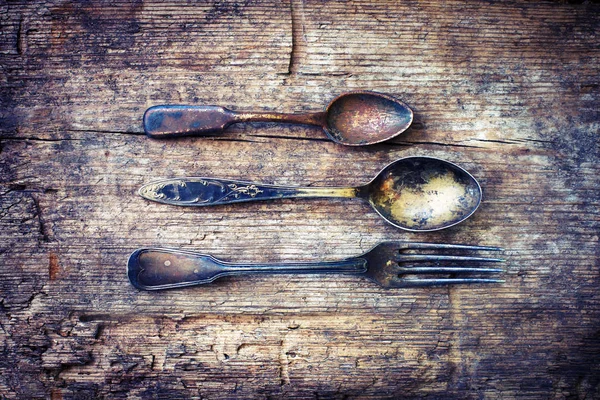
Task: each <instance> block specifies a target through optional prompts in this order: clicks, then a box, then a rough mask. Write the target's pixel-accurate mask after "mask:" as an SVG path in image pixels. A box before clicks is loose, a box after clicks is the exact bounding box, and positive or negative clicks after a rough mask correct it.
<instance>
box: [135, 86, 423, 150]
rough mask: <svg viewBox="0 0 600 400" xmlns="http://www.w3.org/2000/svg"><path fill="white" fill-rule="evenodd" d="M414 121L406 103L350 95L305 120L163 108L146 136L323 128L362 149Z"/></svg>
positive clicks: (147, 119)
mask: <svg viewBox="0 0 600 400" xmlns="http://www.w3.org/2000/svg"><path fill="white" fill-rule="evenodd" d="M412 120H413V112H412V110H411V109H410V108H409V107H408V106H407V105H406V104H404V103H403V102H401V101H399V100H397V99H395V98H393V97H392V96H388V95H385V94H381V93H375V92H368V91H360V92H349V93H345V94H342V95H340V96H338V97H337V98H335V99H334V100H333V101H332V102H331V103H330V104H329V106H328V107H327V108H326V109H325V111H321V112H313V113H307V114H282V113H275V112H242V111H232V110H229V109H227V108H224V107H220V106H188V105H159V106H153V107H150V108H149V109H147V110H146V112H145V113H144V121H143V123H144V131H145V132H146V134H147V135H148V136H149V137H152V138H170V137H179V136H203V135H214V134H219V133H222V132H223V131H224V130H225V129H226V128H227V127H228V126H230V125H232V124H236V123H240V122H284V123H291V124H304V125H314V126H319V127H321V128H322V129H323V130H324V131H325V133H326V134H327V136H328V137H329V138H330V139H331V140H333V141H334V142H336V143H340V144H343V145H347V146H363V145H369V144H374V143H379V142H383V141H385V140H389V139H391V138H393V137H395V136H397V135H399V134H401V133H402V132H404V131H405V130H406V129H408V127H409V126H410V124H411V123H412Z"/></svg>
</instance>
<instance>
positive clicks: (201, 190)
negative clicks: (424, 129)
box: [139, 157, 482, 232]
mask: <svg viewBox="0 0 600 400" xmlns="http://www.w3.org/2000/svg"><path fill="white" fill-rule="evenodd" d="M139 194H140V195H141V196H142V197H144V198H146V199H148V200H153V201H157V202H159V203H165V204H171V205H179V206H211V205H219V204H230V203H240V202H246V201H256V200H272V199H283V198H293V197H347V198H354V197H358V198H361V199H363V200H365V201H367V202H369V204H371V206H372V207H373V208H374V209H375V211H377V213H379V215H381V216H382V217H383V218H384V219H385V220H386V221H387V222H389V223H390V224H392V225H394V226H396V227H398V228H401V229H404V230H407V231H412V232H427V231H435V230H439V229H444V228H448V227H450V226H453V225H456V224H458V223H459V222H462V221H464V220H465V219H467V218H468V217H469V216H470V215H472V214H473V213H474V212H475V210H477V208H478V207H479V204H480V203H481V197H482V195H481V187H480V186H479V183H477V180H475V178H474V177H473V176H472V175H471V174H469V173H468V172H467V171H465V170H464V169H462V168H460V167H459V166H457V165H455V164H452V163H450V162H448V161H444V160H440V159H438V158H431V157H407V158H402V159H400V160H398V161H395V162H393V163H391V164H389V165H388V166H387V167H385V168H384V169H383V170H381V172H380V173H379V174H378V175H377V176H376V177H375V178H374V179H373V180H372V181H371V182H370V183H368V184H366V185H363V186H356V187H345V188H344V187H293V186H277V185H267V184H259V183H252V182H244V181H236V180H229V179H215V178H200V177H190V178H175V179H165V180H162V181H157V182H153V183H149V184H146V185H144V186H142V187H141V188H140V190H139Z"/></svg>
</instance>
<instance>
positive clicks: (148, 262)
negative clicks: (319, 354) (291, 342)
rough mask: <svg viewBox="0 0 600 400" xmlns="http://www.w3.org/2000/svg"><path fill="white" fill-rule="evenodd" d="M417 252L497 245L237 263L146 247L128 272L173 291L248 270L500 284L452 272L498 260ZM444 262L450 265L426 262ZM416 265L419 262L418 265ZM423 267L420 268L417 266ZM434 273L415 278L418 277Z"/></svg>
mask: <svg viewBox="0 0 600 400" xmlns="http://www.w3.org/2000/svg"><path fill="white" fill-rule="evenodd" d="M419 250H467V251H469V250H471V251H478V250H487V251H499V250H501V249H499V248H497V247H481V246H465V245H452V244H432V243H412V242H383V243H380V244H378V245H377V246H375V247H374V248H373V249H372V250H370V251H368V252H366V253H365V254H363V255H361V256H358V257H352V258H347V259H344V260H339V261H323V262H312V263H310V262H298V263H266V264H234V263H230V262H226V261H221V260H218V259H216V258H214V257H212V256H210V255H207V254H202V253H196V252H192V251H183V250H175V249H158V248H142V249H138V250H136V251H135V252H133V253H132V254H131V256H130V257H129V261H128V264H127V275H128V277H129V281H130V282H131V284H132V285H134V286H135V287H137V288H138V289H142V290H160V289H173V288H179V287H185V286H195V285H202V284H207V283H210V282H213V281H214V280H216V279H219V278H221V277H224V276H233V275H246V274H332V273H336V274H353V275H363V276H366V277H367V278H369V279H370V280H371V281H373V282H375V283H377V284H379V285H380V286H382V287H384V288H401V287H421V286H433V285H447V284H456V283H499V282H502V281H501V280H498V279H490V278H485V277H481V276H479V277H478V276H475V277H472V276H470V277H463V278H456V277H452V276H448V275H449V274H490V273H497V272H502V270H501V269H498V268H473V267H463V266H455V265H452V263H453V262H502V261H504V260H502V259H499V258H489V257H473V256H464V255H462V256H453V255H446V254H414V253H413V254H405V253H404V252H405V251H412V252H414V251H419ZM439 262H445V263H447V264H448V265H446V266H439V265H433V266H431V265H428V263H439ZM415 264H416V266H415ZM419 265H420V266H419ZM423 274H425V275H435V276H434V277H433V278H427V277H425V278H422V277H417V278H415V277H414V275H419V276H420V275H423Z"/></svg>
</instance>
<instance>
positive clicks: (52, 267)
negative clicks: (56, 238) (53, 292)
mask: <svg viewBox="0 0 600 400" xmlns="http://www.w3.org/2000/svg"><path fill="white" fill-rule="evenodd" d="M59 272H60V265H59V263H58V255H56V253H54V252H50V255H49V257H48V275H49V277H50V280H51V281H53V280H55V279H56V276H57V275H58V273H59Z"/></svg>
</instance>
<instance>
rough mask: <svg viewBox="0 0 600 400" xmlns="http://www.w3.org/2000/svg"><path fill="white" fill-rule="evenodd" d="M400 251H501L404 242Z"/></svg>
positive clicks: (454, 245)
mask: <svg viewBox="0 0 600 400" xmlns="http://www.w3.org/2000/svg"><path fill="white" fill-rule="evenodd" d="M399 247H400V250H401V251H402V250H412V249H414V250H473V251H503V250H504V249H503V248H501V247H492V246H472V245H466V244H450V243H413V242H405V243H402V244H401V245H400V246H399Z"/></svg>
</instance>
